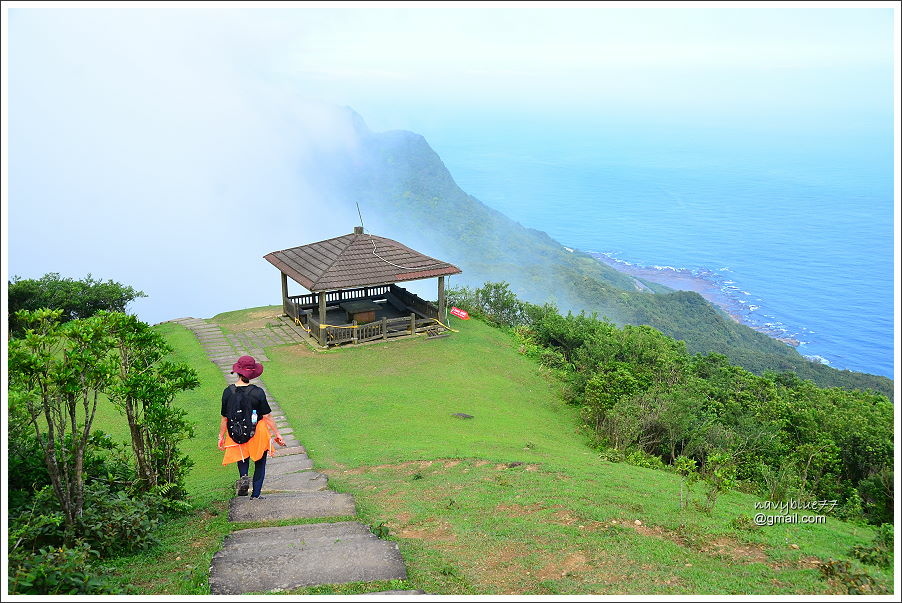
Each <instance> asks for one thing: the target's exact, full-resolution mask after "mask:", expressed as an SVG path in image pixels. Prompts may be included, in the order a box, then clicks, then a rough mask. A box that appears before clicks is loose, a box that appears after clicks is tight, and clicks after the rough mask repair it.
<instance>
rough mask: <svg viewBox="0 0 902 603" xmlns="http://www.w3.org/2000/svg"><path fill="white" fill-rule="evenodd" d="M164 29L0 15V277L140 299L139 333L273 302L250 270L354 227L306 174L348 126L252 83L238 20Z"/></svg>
mask: <svg viewBox="0 0 902 603" xmlns="http://www.w3.org/2000/svg"><path fill="white" fill-rule="evenodd" d="M23 13H24V14H23ZM177 17H178V16H177V14H175V13H172V12H159V11H140V12H137V13H136V12H135V11H95V10H80V11H66V10H51V11H41V12H40V14H35V11H12V15H11V19H10V27H9V30H10V37H11V39H10V42H9V45H10V51H11V57H10V69H9V88H10V95H9V96H10V107H9V124H10V128H9V147H10V150H11V152H10V157H9V174H10V179H9V184H10V186H9V207H8V211H9V225H8V227H9V230H8V233H9V234H8V246H9V247H8V253H9V256H8V257H9V264H8V266H9V268H8V269H9V275H10V276H15V275H18V276H21V277H23V278H38V277H40V276H41V275H43V274H44V273H46V272H60V273H62V274H63V275H64V276H69V277H73V278H82V277H84V276H85V275H87V274H88V273H91V274H92V275H93V276H94V277H95V278H100V279H104V280H105V279H113V280H116V281H119V282H122V283H124V284H128V285H131V286H133V287H135V288H137V289H140V290H142V291H144V292H145V293H147V294H148V297H147V298H145V299H140V300H138V301H136V302H134V303H133V304H132V306H131V307H130V309H131V310H132V311H134V312H135V313H137V314H138V315H139V316H140V317H141V318H142V319H143V320H146V321H148V322H152V323H153V322H159V321H163V320H169V319H172V318H178V317H181V316H196V317H209V316H212V315H214V314H216V313H218V312H222V311H227V310H232V309H240V308H245V307H252V306H259V305H267V304H277V303H280V301H279V299H280V295H281V288H280V284H279V273H278V271H277V270H276V269H275V268H273V267H271V266H270V265H269V264H268V263H267V262H266V261H265V260H263V259H262V257H263V255H265V254H266V253H268V252H270V251H275V250H278V249H284V248H287V247H292V246H295V245H299V244H304V243H309V242H312V241H315V240H320V239H324V238H329V237H332V236H337V235H341V234H345V233H347V232H350V231H351V229H352V227H353V226H354V224H356V223H357V220H358V218H357V216H356V213H355V212H350V213H348V212H344V211H343V210H342V209H341V208H337V207H330V208H323V207H322V206H321V205H320V204H319V203H318V200H319V195H318V194H317V193H316V191H312V190H311V189H310V187H309V186H308V184H307V183H306V181H305V178H304V175H303V168H304V166H305V165H306V164H307V163H309V162H310V161H311V159H312V158H313V157H315V156H316V155H317V154H318V153H320V152H321V151H322V150H327V151H328V150H334V149H335V148H342V147H352V146H353V144H354V141H355V138H354V136H353V132H352V131H351V129H350V124H349V123H348V122H347V120H346V119H345V115H344V113H342V112H340V111H338V110H337V108H335V107H333V106H329V105H324V104H322V103H317V102H316V101H314V100H311V99H310V98H309V97H304V96H303V95H302V94H300V93H299V91H292V90H290V89H287V88H279V87H278V86H277V85H275V84H273V83H272V82H271V81H267V80H266V79H265V78H263V77H261V74H260V73H258V72H255V70H254V68H253V61H251V60H250V59H251V58H252V57H255V56H256V57H258V58H259V57H261V56H262V54H261V53H263V51H264V49H265V47H264V46H263V45H261V40H259V39H254V38H253V37H250V36H247V35H242V30H241V29H240V28H238V27H236V25H237V24H238V21H236V20H235V19H219V20H217V19H206V18H205V19H203V23H204V26H203V27H198V23H199V22H198V16H197V15H194V16H193V17H192V18H191V19H181V18H177ZM233 34H234V35H233ZM324 210H325V211H327V212H328V216H324V215H323V214H324Z"/></svg>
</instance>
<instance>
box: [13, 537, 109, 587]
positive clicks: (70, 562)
mask: <svg viewBox="0 0 902 603" xmlns="http://www.w3.org/2000/svg"><path fill="white" fill-rule="evenodd" d="M97 557H98V554H97V551H94V550H92V549H91V547H90V545H88V544H87V543H83V542H82V543H78V544H76V545H75V546H72V547H66V546H61V547H52V546H46V547H43V548H41V549H40V550H39V551H38V552H37V553H34V554H32V553H26V554H18V555H13V554H12V553H11V554H10V557H9V592H10V594H21V595H80V594H118V593H119V592H121V590H120V589H118V588H116V587H114V586H113V585H112V584H111V583H110V582H109V579H108V578H107V577H105V576H104V574H103V572H102V571H101V570H100V568H98V567H96V566H95V565H92V559H96V558H97Z"/></svg>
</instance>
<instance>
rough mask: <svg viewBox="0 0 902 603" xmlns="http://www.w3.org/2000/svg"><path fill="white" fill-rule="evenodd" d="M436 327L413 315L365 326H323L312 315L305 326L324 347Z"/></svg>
mask: <svg viewBox="0 0 902 603" xmlns="http://www.w3.org/2000/svg"><path fill="white" fill-rule="evenodd" d="M436 325H437V321H436V320H435V319H433V318H419V317H418V316H417V315H416V314H413V313H411V315H410V316H402V317H400V318H382V319H381V320H377V321H374V322H370V323H366V324H360V325H358V324H355V323H352V324H350V325H347V326H332V325H325V326H323V325H321V324H320V322H319V321H318V320H317V319H316V318H314V317H313V316H312V315H308V316H307V318H306V324H305V326H306V327H307V328H308V329H309V330H310V335H311V336H312V337H314V338H315V339H316V340H317V341H319V342H320V345H324V346H330V345H340V344H343V343H363V342H365V341H373V340H376V339H391V338H393V337H400V336H402V335H412V334H416V333H424V332H426V331H427V330H429V329H434V328H435V327H436Z"/></svg>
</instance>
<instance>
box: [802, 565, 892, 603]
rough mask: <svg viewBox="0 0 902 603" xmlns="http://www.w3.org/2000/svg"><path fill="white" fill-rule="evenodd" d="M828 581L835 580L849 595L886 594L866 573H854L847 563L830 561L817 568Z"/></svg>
mask: <svg viewBox="0 0 902 603" xmlns="http://www.w3.org/2000/svg"><path fill="white" fill-rule="evenodd" d="M818 569H820V571H821V574H822V575H823V576H824V577H825V578H827V579H828V580H835V581H836V582H838V583H839V584H840V585H842V587H843V588H844V589H845V590H846V592H847V593H848V594H850V595H877V594H882V593H884V592H886V589H885V588H883V586H881V585H880V583H878V582H877V581H876V580H874V578H872V577H871V575H870V574H868V573H867V572H859V571H855V569H854V568H853V567H852V564H851V563H849V562H848V561H837V560H835V559H831V560H830V561H827V562H826V563H822V564H821V565H820V567H819V568H818Z"/></svg>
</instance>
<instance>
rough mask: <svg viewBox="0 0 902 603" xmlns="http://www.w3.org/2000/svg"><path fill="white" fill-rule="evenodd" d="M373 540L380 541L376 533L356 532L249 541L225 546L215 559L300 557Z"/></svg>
mask: <svg viewBox="0 0 902 603" xmlns="http://www.w3.org/2000/svg"><path fill="white" fill-rule="evenodd" d="M372 542H380V540H379V538H377V537H376V535H375V534H354V535H350V536H341V537H337V538H308V539H305V540H293V541H290V540H289V541H267V542H265V543H260V544H257V543H252V542H247V543H244V544H240V545H235V546H225V545H224V546H223V548H222V549H221V550H220V551H219V552H217V553H216V555H215V557H214V559H218V560H219V561H224V562H230V561H243V562H247V561H251V562H253V560H254V559H259V560H260V561H261V562H262V561H263V560H264V559H273V558H280V557H292V556H294V557H300V556H310V555H320V554H321V553H322V552H324V551H328V550H329V549H330V548H333V547H335V546H340V545H343V546H347V545H354V546H366V545H368V544H370V543H372Z"/></svg>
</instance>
